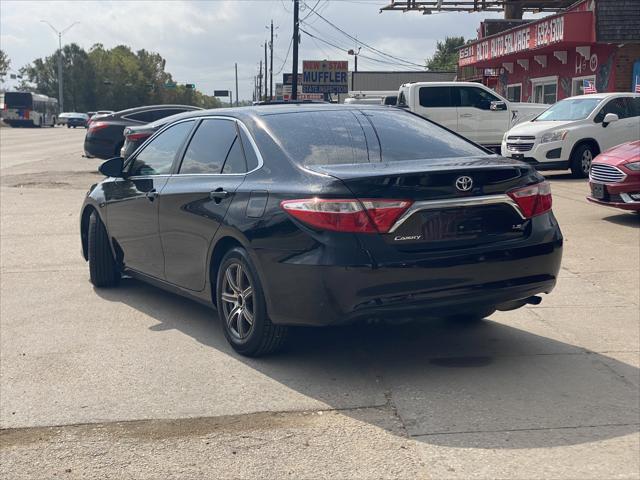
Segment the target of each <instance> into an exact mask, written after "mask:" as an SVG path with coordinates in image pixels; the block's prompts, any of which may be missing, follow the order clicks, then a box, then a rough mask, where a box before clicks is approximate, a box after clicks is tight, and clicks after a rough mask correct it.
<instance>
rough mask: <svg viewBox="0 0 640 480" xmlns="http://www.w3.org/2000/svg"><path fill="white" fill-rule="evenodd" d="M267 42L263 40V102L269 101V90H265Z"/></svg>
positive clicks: (267, 86)
mask: <svg viewBox="0 0 640 480" xmlns="http://www.w3.org/2000/svg"><path fill="white" fill-rule="evenodd" d="M267 65H268V63H267V42H266V41H265V42H264V100H265V102H268V101H269V98H268V95H269V91H268V90H267V89H268V88H269V83H268V82H267Z"/></svg>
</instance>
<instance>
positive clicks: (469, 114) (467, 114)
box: [460, 113, 473, 118]
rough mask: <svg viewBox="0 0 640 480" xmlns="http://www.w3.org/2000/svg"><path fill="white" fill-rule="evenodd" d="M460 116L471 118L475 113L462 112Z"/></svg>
mask: <svg viewBox="0 0 640 480" xmlns="http://www.w3.org/2000/svg"><path fill="white" fill-rule="evenodd" d="M460 117H462V118H469V117H473V114H472V113H461V114H460Z"/></svg>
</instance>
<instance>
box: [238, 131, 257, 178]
mask: <svg viewBox="0 0 640 480" xmlns="http://www.w3.org/2000/svg"><path fill="white" fill-rule="evenodd" d="M238 130H240V139H241V140H242V147H243V148H244V156H245V158H246V160H247V172H250V171H251V170H253V169H255V168H258V156H257V155H256V151H255V149H254V148H253V145H252V144H251V141H250V140H249V137H248V136H247V134H246V132H245V131H244V129H243V128H239V129H238Z"/></svg>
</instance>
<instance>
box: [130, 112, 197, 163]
mask: <svg viewBox="0 0 640 480" xmlns="http://www.w3.org/2000/svg"><path fill="white" fill-rule="evenodd" d="M190 114H191V110H189V111H187V112H183V113H178V114H177V115H171V116H170V117H165V118H161V119H160V120H156V121H155V122H151V123H147V124H146V125H139V126H131V127H127V128H125V129H124V144H123V145H122V148H121V149H120V156H121V157H122V158H124V159H125V160H126V159H127V158H129V155H131V154H132V153H133V152H135V151H136V149H137V148H138V147H139V146H140V145H142V144H143V143H144V141H145V140H146V139H147V138H149V137H150V136H151V135H153V134H154V133H156V132H157V131H158V130H160V129H161V128H162V127H164V126H165V125H166V124H167V123H171V122H174V121H176V120H180V119H181V118H184V117H185V116H188V115H190Z"/></svg>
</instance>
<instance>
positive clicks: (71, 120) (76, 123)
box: [65, 112, 89, 128]
mask: <svg viewBox="0 0 640 480" xmlns="http://www.w3.org/2000/svg"><path fill="white" fill-rule="evenodd" d="M65 123H66V125H67V128H71V127H73V128H76V127H83V128H87V126H88V123H89V115H87V114H86V113H76V112H72V113H69V114H67V116H66V122H65Z"/></svg>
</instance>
